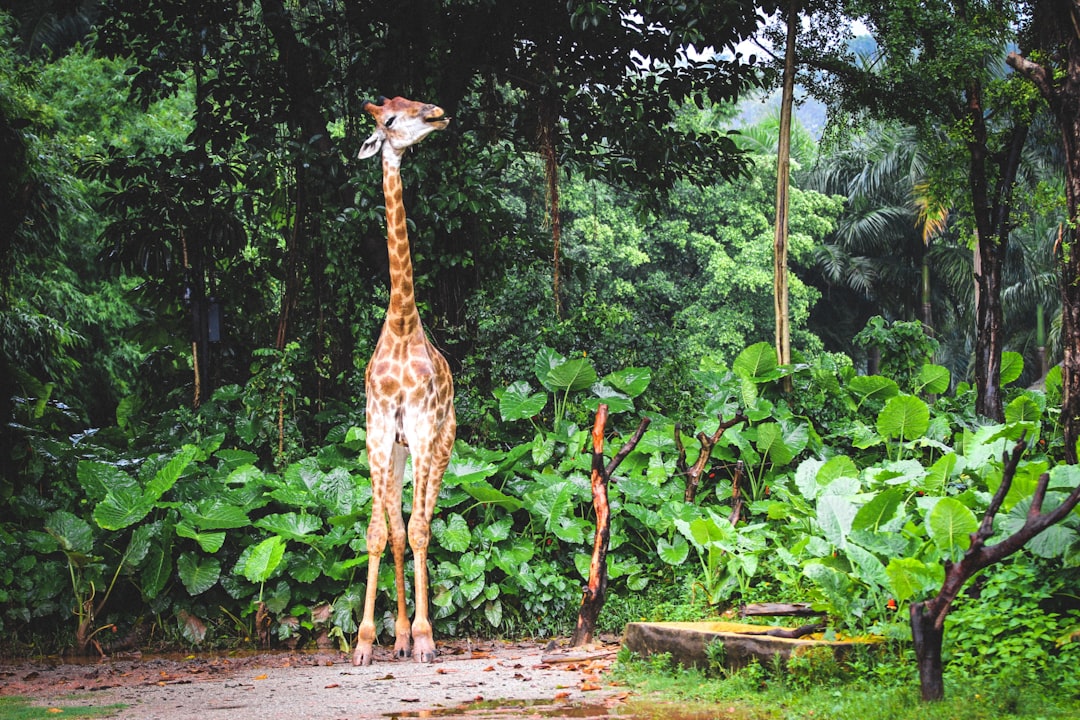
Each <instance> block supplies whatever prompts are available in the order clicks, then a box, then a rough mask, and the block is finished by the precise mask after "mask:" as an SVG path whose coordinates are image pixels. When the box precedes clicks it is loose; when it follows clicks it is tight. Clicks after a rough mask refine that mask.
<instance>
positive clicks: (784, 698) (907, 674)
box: [613, 650, 1080, 720]
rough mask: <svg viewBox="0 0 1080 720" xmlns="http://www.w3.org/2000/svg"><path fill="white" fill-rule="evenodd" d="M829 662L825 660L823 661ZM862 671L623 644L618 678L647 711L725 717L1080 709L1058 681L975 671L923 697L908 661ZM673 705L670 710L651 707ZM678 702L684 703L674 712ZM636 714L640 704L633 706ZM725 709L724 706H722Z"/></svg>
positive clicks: (1041, 717)
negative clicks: (681, 662)
mask: <svg viewBox="0 0 1080 720" xmlns="http://www.w3.org/2000/svg"><path fill="white" fill-rule="evenodd" d="M819 669H821V668H819ZM864 670H867V672H866V673H865V675H864V676H862V677H853V676H852V674H851V673H850V672H845V673H844V674H842V675H837V676H829V675H828V674H827V673H823V674H822V675H821V676H819V677H815V675H816V673H814V672H807V669H806V668H793V669H792V672H788V671H786V670H784V669H782V668H780V667H779V666H777V667H772V668H765V667H762V666H761V665H758V664H754V665H751V666H749V667H746V668H743V669H741V670H735V671H731V670H727V671H723V672H720V673H719V676H713V675H712V674H711V673H710V674H707V673H705V672H702V671H700V670H688V669H684V668H680V667H677V666H673V665H672V664H671V662H670V658H668V657H666V656H663V655H658V656H653V657H651V658H649V659H648V660H641V659H639V658H636V657H634V656H633V654H632V653H629V652H627V651H625V650H624V651H623V652H622V653H620V655H619V662H618V663H617V664H616V665H615V666H614V668H613V679H614V680H615V681H616V682H618V683H620V684H623V685H627V686H629V687H632V688H633V689H634V690H635V691H636V692H637V693H639V694H640V696H641V700H640V701H639V702H640V704H641V705H642V709H643V710H645V711H644V712H642V713H641V715H640V716H641V717H653V716H655V717H658V718H659V717H670V718H672V720H677V719H678V718H686V719H687V720H691V719H697V718H711V717H725V718H728V717H730V718H738V719H739V720H794V719H795V718H799V719H800V720H804V719H805V718H829V720H995V719H997V718H1009V719H1010V720H1023V719H1025V718H1030V720H1048V719H1051V718H1063V719H1064V718H1077V717H1080V698H1076V697H1069V696H1063V695H1062V694H1061V693H1060V692H1057V691H1056V690H1055V689H1054V688H1047V687H1039V686H1035V685H1021V686H1018V685H1017V684H1016V683H1010V682H1008V681H1007V680H1006V679H1001V680H997V679H993V678H968V679H966V680H965V681H964V682H963V683H962V684H961V683H959V682H955V681H954V682H952V683H948V682H947V684H946V690H945V699H944V700H943V701H941V702H937V703H923V702H922V701H921V700H920V698H919V685H918V680H917V679H915V678H914V677H913V670H912V669H911V668H910V667H908V666H907V665H906V664H901V663H895V662H894V663H887V664H881V665H878V666H876V667H873V668H864ZM650 705H655V706H656V707H658V708H660V707H663V706H665V705H666V706H667V710H668V714H667V715H664V714H663V713H656V714H655V715H651V714H649V712H648V710H647V709H646V708H648V707H649V706H650ZM672 705H676V706H677V709H676V711H675V714H674V715H672V714H671V711H672ZM627 709H628V710H629V711H631V712H632V713H634V717H638V715H637V714H636V713H637V711H638V708H637V707H634V706H631V707H629V708H627ZM718 713H719V714H718Z"/></svg>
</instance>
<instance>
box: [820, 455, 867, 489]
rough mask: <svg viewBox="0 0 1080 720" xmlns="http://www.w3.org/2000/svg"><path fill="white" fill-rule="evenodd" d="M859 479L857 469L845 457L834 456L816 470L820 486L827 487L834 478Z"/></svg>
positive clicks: (852, 462)
mask: <svg viewBox="0 0 1080 720" xmlns="http://www.w3.org/2000/svg"><path fill="white" fill-rule="evenodd" d="M841 477H853V478H857V477H859V468H858V467H856V466H855V462H854V461H853V460H852V459H851V458H849V457H848V456H847V455H834V456H833V457H831V458H829V459H828V460H826V461H825V464H824V465H822V466H821V469H820V470H818V474H817V481H818V483H819V484H821V485H828V484H829V483H831V482H832V481H833V480H835V479H836V478H841Z"/></svg>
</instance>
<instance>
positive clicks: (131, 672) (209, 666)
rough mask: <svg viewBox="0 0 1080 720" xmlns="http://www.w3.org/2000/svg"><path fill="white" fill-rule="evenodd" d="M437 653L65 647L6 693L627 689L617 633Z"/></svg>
mask: <svg viewBox="0 0 1080 720" xmlns="http://www.w3.org/2000/svg"><path fill="white" fill-rule="evenodd" d="M438 649H439V657H438V658H437V659H436V661H435V662H434V663H431V664H417V663H414V662H412V661H411V660H410V661H395V660H394V659H393V658H392V648H381V651H380V650H377V652H376V656H375V662H374V663H373V664H372V665H370V666H368V667H353V666H352V665H351V664H350V663H349V659H348V656H346V655H344V654H342V653H339V652H329V651H318V652H311V653H306V652H264V653H234V654H196V655H188V656H183V655H175V656H141V655H138V654H134V655H128V656H122V657H120V656H118V657H113V658H106V659H101V660H90V661H80V662H71V661H65V660H63V659H59V658H46V659H42V660H34V661H25V662H16V663H6V664H5V663H0V695H20V696H23V697H28V698H33V699H34V702H35V703H40V704H41V705H42V706H46V707H49V708H53V710H52V712H55V713H57V714H58V715H60V716H61V717H62V709H63V708H64V706H71V705H79V706H88V705H92V706H94V707H103V706H110V705H115V704H123V705H126V706H127V707H126V708H124V709H122V710H118V711H115V712H114V713H112V714H111V715H109V716H110V717H115V718H119V719H121V720H129V719H130V720H135V719H136V718H138V719H139V720H188V719H191V718H198V719H199V720H215V719H216V718H229V720H246V719H248V718H251V719H253V720H356V719H358V718H428V717H431V718H434V717H440V718H453V717H469V718H480V717H499V718H505V717H534V718H559V717H605V716H608V715H609V714H610V713H612V712H613V711H615V708H616V707H617V706H618V705H620V704H621V703H622V702H623V701H624V700H626V698H627V696H628V695H629V693H628V692H626V689H625V688H619V687H615V686H612V685H611V684H610V683H609V682H608V680H607V679H606V678H605V677H604V672H605V671H606V670H607V669H608V667H609V666H610V664H611V663H612V662H613V661H614V659H615V653H616V652H617V650H618V641H617V640H616V639H614V638H609V639H606V641H602V642H598V643H595V644H593V645H591V646H589V647H587V648H579V649H574V650H570V649H566V648H562V647H559V646H557V645H554V644H552V643H547V644H545V643H540V642H491V641H483V642H468V641H453V642H448V643H439V644H438Z"/></svg>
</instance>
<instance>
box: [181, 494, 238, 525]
mask: <svg viewBox="0 0 1080 720" xmlns="http://www.w3.org/2000/svg"><path fill="white" fill-rule="evenodd" d="M180 517H182V518H184V520H186V521H187V522H188V523H190V524H191V525H193V526H194V527H197V528H199V529H200V530H232V529H234V528H242V527H247V526H249V525H250V524H251V521H250V520H249V519H248V516H247V513H245V512H244V509H243V508H240V507H237V506H236V505H233V504H231V503H229V502H227V501H226V500H224V499H222V498H218V497H215V498H206V499H205V500H200V501H199V502H198V503H197V504H196V505H195V506H192V505H191V504H185V505H183V506H181V508H180Z"/></svg>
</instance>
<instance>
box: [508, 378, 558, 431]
mask: <svg viewBox="0 0 1080 720" xmlns="http://www.w3.org/2000/svg"><path fill="white" fill-rule="evenodd" d="M545 405H547V394H546V393H542V392H537V393H534V392H532V387H531V386H530V385H529V383H527V382H525V381H524V380H518V381H517V382H515V383H511V384H510V386H509V387H507V388H506V389H505V390H503V391H502V394H501V395H500V396H499V414H500V415H501V416H502V419H503V421H505V422H512V421H514V420H527V419H529V418H531V417H535V416H536V415H537V414H539V413H540V411H541V410H543V409H544V406H545Z"/></svg>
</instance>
